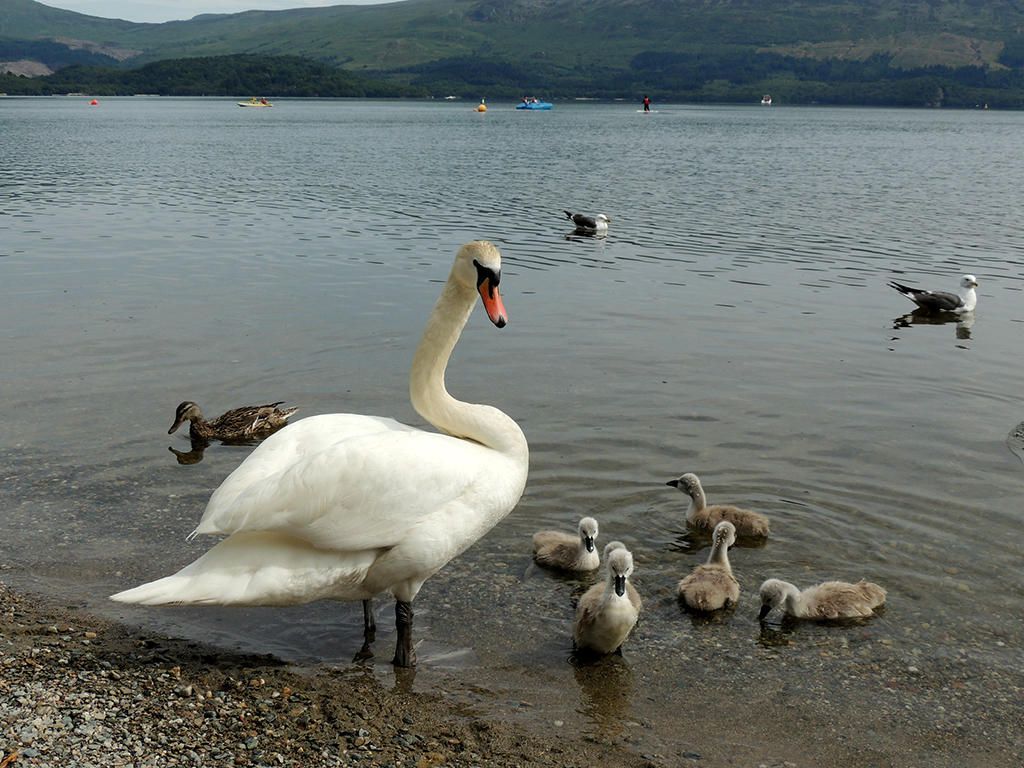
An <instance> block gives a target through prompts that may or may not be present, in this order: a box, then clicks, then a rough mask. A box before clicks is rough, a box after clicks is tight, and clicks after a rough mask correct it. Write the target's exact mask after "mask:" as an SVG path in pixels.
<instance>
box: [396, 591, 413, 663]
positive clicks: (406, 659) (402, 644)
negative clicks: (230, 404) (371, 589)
mask: <svg viewBox="0 0 1024 768" xmlns="http://www.w3.org/2000/svg"><path fill="white" fill-rule="evenodd" d="M412 618H413V612H412V603H406V602H403V601H402V600H398V601H397V602H396V603H395V627H396V629H397V630H398V639H397V641H396V642H395V658H394V659H393V660H392V662H391V663H392V664H394V665H395V666H396V667H414V666H416V651H415V649H414V648H413V647H412Z"/></svg>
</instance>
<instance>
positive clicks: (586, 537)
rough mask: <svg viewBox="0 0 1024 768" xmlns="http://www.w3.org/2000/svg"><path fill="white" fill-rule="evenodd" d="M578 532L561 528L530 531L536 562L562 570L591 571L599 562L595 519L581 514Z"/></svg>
mask: <svg viewBox="0 0 1024 768" xmlns="http://www.w3.org/2000/svg"><path fill="white" fill-rule="evenodd" d="M577 530H578V532H579V536H572V535H570V534H568V533H562V532H561V531H537V533H535V534H533V557H534V559H535V560H536V561H537V563H538V564H539V565H544V566H547V567H548V568H559V569H561V570H563V571H592V570H594V569H595V568H597V567H598V566H599V565H601V556H600V555H599V554H598V553H597V544H596V541H597V520H595V519H594V518H592V517H584V518H583V519H582V520H580V524H579V527H578V528H577Z"/></svg>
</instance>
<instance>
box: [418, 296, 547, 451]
mask: <svg viewBox="0 0 1024 768" xmlns="http://www.w3.org/2000/svg"><path fill="white" fill-rule="evenodd" d="M476 300H477V294H476V292H475V291H474V290H473V289H472V288H471V287H470V288H467V287H466V286H462V285H460V284H459V283H457V282H456V281H455V280H454V279H453V278H449V280H448V282H447V283H445V286H444V290H442V291H441V296H440V298H439V299H438V300H437V304H435V305H434V309H433V311H432V312H431V313H430V318H429V319H428V320H427V325H426V328H424V329H423V336H422V338H420V343H419V346H418V347H417V348H416V354H415V355H414V356H413V361H412V373H411V375H410V377H409V394H410V397H411V398H412V405H413V408H415V409H416V411H417V412H418V413H419V414H420V416H422V417H423V418H424V419H426V420H427V421H429V422H430V423H431V424H433V425H434V426H435V427H437V428H438V429H439V430H441V431H442V432H445V433H446V434H449V435H451V436H452V437H459V438H464V439H468V440H473V441H475V442H478V443H481V444H482V445H486V446H487V447H489V448H493V449H495V450H497V451H501V452H502V453H506V454H510V455H512V456H513V457H515V458H523V459H524V460H525V457H526V454H527V451H528V449H527V445H526V437H525V436H524V435H523V431H522V430H521V429H520V428H519V425H518V424H516V423H515V421H513V420H512V419H511V418H509V417H508V416H506V415H505V414H504V413H502V412H501V411H499V410H498V409H497V408H494V407H492V406H489V405H477V404H473V403H464V402H462V401H461V400H456V399H455V398H454V397H452V396H451V395H450V394H448V390H447V389H445V385H444V373H445V369H446V368H447V367H448V360H449V358H450V357H451V354H452V350H453V349H455V343H456V342H457V341H458V340H459V336H460V335H461V334H462V329H463V328H464V327H465V325H466V321H467V320H469V316H470V314H471V313H472V311H473V307H474V306H475V304H476Z"/></svg>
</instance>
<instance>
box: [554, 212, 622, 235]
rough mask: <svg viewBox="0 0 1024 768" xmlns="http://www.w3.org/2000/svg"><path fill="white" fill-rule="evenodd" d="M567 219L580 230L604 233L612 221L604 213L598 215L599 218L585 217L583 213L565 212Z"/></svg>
mask: <svg viewBox="0 0 1024 768" xmlns="http://www.w3.org/2000/svg"><path fill="white" fill-rule="evenodd" d="M563 213H564V214H565V217H566V218H567V219H569V221H571V222H572V223H573V224H575V225H576V227H577V228H579V229H586V230H589V231H591V232H603V231H606V230H607V229H608V222H609V221H611V219H609V218H608V217H607V216H605V215H604V214H603V213H599V214H597V216H585V215H584V214H582V213H569V212H568V211H563Z"/></svg>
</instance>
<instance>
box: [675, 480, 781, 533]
mask: <svg viewBox="0 0 1024 768" xmlns="http://www.w3.org/2000/svg"><path fill="white" fill-rule="evenodd" d="M666 485H671V486H672V487H673V488H678V489H679V490H680V491H682V492H683V493H685V494H686V495H687V496H689V497H690V505H689V507H688V508H687V510H686V519H687V521H688V522H689V523H690V524H691V525H693V526H695V527H697V528H704V529H705V530H708V531H713V530H714V529H715V526H716V525H718V524H719V523H720V522H722V521H723V520H728V521H729V522H730V523H732V524H733V525H735V526H736V533H737V535H739V536H767V535H768V534H769V533H770V532H771V524H770V523H769V522H768V518H767V517H765V516H764V515H760V514H758V513H757V512H751V511H750V510H749V509H740V508H739V507H731V506H728V505H727V504H713V505H711V506H710V507H709V506H708V502H707V498H706V497H705V496H704V488H703V487H701V484H700V478H698V477H697V476H696V475H695V474H693V473H692V472H687V473H686V474H685V475H680V476H679V477H677V478H676V479H675V480H669V481H668V482H667V483H666Z"/></svg>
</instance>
